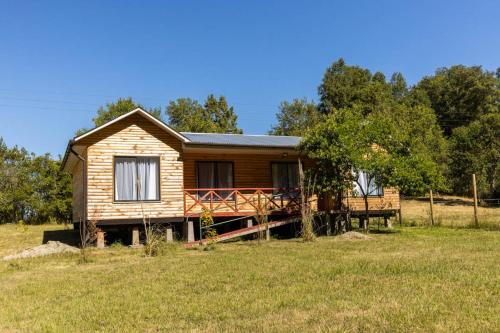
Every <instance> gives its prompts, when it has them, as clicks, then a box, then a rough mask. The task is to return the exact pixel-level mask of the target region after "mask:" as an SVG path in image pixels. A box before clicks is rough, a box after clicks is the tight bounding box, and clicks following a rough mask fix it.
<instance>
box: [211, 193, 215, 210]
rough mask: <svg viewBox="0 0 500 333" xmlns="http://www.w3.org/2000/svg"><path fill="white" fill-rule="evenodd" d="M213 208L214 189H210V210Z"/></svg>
mask: <svg viewBox="0 0 500 333" xmlns="http://www.w3.org/2000/svg"><path fill="white" fill-rule="evenodd" d="M213 209H214V191H213V190H211V191H210V210H213Z"/></svg>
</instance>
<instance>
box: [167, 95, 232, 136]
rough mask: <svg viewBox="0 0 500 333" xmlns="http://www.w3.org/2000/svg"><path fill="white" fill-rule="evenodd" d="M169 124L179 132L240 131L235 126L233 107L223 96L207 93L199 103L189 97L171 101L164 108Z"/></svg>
mask: <svg viewBox="0 0 500 333" xmlns="http://www.w3.org/2000/svg"><path fill="white" fill-rule="evenodd" d="M166 114H167V116H168V120H169V125H170V126H172V127H173V128H174V129H175V130H177V131H181V132H201V133H242V130H241V129H239V128H238V127H237V116H236V114H235V113H234V108H233V107H229V105H228V104H227V101H226V99H225V97H224V96H220V97H219V99H217V98H216V97H215V96H214V95H209V96H208V97H207V99H206V101H205V103H204V105H201V104H200V103H199V102H198V101H196V100H193V99H191V98H178V99H177V100H175V101H171V102H170V103H169V104H168V106H167V109H166Z"/></svg>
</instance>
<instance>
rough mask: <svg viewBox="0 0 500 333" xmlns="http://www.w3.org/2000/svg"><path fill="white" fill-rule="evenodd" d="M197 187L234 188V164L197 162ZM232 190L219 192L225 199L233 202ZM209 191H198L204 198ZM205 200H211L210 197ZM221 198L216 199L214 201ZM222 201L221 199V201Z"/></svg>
mask: <svg viewBox="0 0 500 333" xmlns="http://www.w3.org/2000/svg"><path fill="white" fill-rule="evenodd" d="M196 170H197V178H196V180H197V185H198V188H202V189H212V188H233V162H197V165H196ZM231 192H232V191H231V190H225V191H217V192H216V193H217V194H218V195H219V196H221V197H222V198H223V199H226V200H232V196H230V194H231ZM206 193H207V191H198V195H199V196H200V197H203V196H204V195H205V194H206ZM205 199H207V200H209V199H210V198H209V196H207V197H206V198H205ZM217 199H219V198H217V197H214V200H217ZM219 200H220V199H219Z"/></svg>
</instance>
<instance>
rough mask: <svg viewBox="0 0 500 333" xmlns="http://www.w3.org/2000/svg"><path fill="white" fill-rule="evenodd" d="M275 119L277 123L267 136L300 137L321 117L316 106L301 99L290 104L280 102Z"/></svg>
mask: <svg viewBox="0 0 500 333" xmlns="http://www.w3.org/2000/svg"><path fill="white" fill-rule="evenodd" d="M276 118H277V120H278V123H277V124H276V125H275V126H273V127H272V129H271V130H270V131H269V134H272V135H293V136H302V135H303V134H304V133H305V131H306V130H307V129H308V128H310V127H312V126H314V125H315V124H317V123H318V122H319V121H320V119H321V118H322V115H321V114H320V113H319V111H318V107H317V106H316V104H314V103H313V102H310V101H308V100H307V99H306V98H302V99H294V100H293V101H292V102H291V103H290V102H287V101H283V102H281V104H280V107H279V112H278V113H277V114H276Z"/></svg>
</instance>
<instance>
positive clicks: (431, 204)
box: [429, 189, 434, 226]
mask: <svg viewBox="0 0 500 333" xmlns="http://www.w3.org/2000/svg"><path fill="white" fill-rule="evenodd" d="M429 197H430V206H431V225H432V226H434V210H433V208H432V206H433V205H434V197H433V196H432V189H430V190H429Z"/></svg>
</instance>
